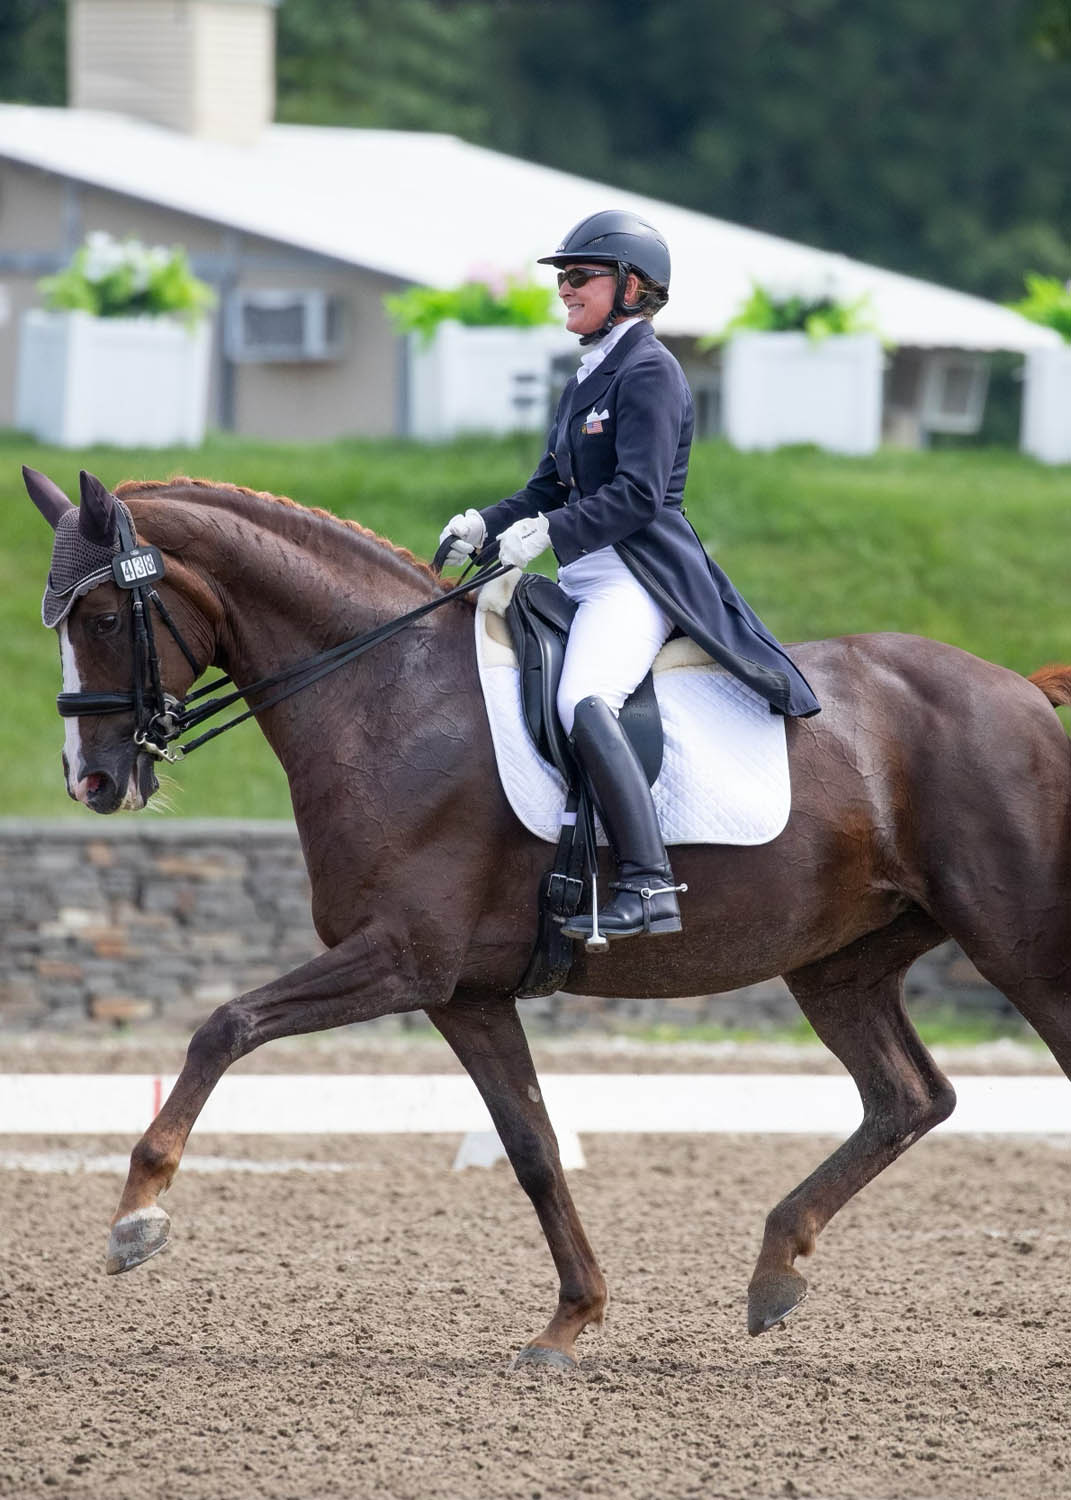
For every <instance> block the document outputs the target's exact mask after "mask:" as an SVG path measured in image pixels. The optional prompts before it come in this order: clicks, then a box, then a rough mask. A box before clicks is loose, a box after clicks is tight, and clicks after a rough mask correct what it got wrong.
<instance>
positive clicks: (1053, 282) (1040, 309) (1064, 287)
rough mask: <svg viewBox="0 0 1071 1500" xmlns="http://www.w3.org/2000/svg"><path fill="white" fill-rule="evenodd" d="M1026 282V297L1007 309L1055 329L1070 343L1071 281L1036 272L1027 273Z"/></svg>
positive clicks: (1010, 304)
mask: <svg viewBox="0 0 1071 1500" xmlns="http://www.w3.org/2000/svg"><path fill="white" fill-rule="evenodd" d="M1023 280H1024V281H1025V282H1026V290H1027V295H1026V296H1025V297H1024V298H1023V299H1022V300H1021V301H1020V302H1010V303H1009V304H1008V306H1009V307H1010V308H1011V309H1012V311H1013V312H1017V313H1022V315H1023V317H1024V318H1030V319H1031V321H1032V322H1034V323H1043V324H1044V325H1045V327H1046V328H1055V330H1056V332H1057V333H1058V334H1059V335H1060V337H1061V338H1062V339H1064V340H1066V341H1067V342H1068V343H1071V282H1068V281H1061V280H1060V279H1059V277H1057V276H1039V275H1038V273H1037V272H1036V271H1028V272H1027V274H1026V276H1024V278H1023Z"/></svg>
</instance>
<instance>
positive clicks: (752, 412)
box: [722, 333, 884, 454]
mask: <svg viewBox="0 0 1071 1500" xmlns="http://www.w3.org/2000/svg"><path fill="white" fill-rule="evenodd" d="M883 367H884V353H883V350H882V347H881V343H880V341H879V340H878V338H877V337H876V336H875V335H874V334H872V333H853V334H844V335H838V336H834V337H832V338H827V339H823V340H822V341H821V342H820V343H815V342H814V341H813V340H811V339H810V338H808V336H807V335H806V334H805V333H738V334H734V335H733V337H732V338H731V339H730V340H729V343H728V344H727V346H726V348H725V354H724V365H723V369H724V374H723V386H722V390H723V402H724V426H725V436H726V437H727V438H728V440H729V442H730V443H732V445H733V446H734V447H735V448H743V449H756V448H757V449H766V448H780V447H782V446H783V445H784V444H786V443H816V444H817V445H818V446H819V447H820V448H827V449H829V451H830V452H832V453H856V454H865V453H873V452H874V451H875V450H876V448H877V446H878V444H879V442H880V441H881V402H882V372H883Z"/></svg>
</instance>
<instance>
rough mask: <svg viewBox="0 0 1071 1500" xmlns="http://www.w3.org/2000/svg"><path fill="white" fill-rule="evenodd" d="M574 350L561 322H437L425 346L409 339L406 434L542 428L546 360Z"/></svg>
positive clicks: (547, 390) (428, 437) (546, 417)
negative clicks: (468, 324) (512, 325)
mask: <svg viewBox="0 0 1071 1500" xmlns="http://www.w3.org/2000/svg"><path fill="white" fill-rule="evenodd" d="M576 352H577V343H576V339H575V337H574V336H573V335H572V334H569V333H566V331H565V330H564V329H563V328H554V327H551V326H549V325H548V326H547V327H545V328H469V327H466V326H463V325H462V324H460V323H453V322H450V323H441V324H440V325H439V327H438V328H437V329H436V331H435V337H434V338H433V339H432V341H431V342H430V343H429V344H425V343H423V342H422V341H421V340H420V339H419V338H418V337H417V336H416V335H415V334H411V335H410V338H409V420H408V432H409V436H410V437H415V438H421V439H423V440H425V441H437V440H440V439H445V438H452V437H454V436H456V435H457V434H458V433H462V432H490V433H498V434H500V433H506V432H546V430H547V428H548V426H549V423H550V412H549V406H550V395H551V366H552V363H553V361H554V358H555V356H556V355H560V354H569V353H574V354H575V353H576Z"/></svg>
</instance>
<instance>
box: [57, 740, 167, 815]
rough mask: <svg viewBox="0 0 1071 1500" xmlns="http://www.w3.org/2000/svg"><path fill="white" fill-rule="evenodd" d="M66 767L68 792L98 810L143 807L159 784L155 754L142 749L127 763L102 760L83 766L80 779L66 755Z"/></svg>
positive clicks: (98, 811)
mask: <svg viewBox="0 0 1071 1500" xmlns="http://www.w3.org/2000/svg"><path fill="white" fill-rule="evenodd" d="M63 769H64V774H65V776H66V780H67V795H68V796H69V797H71V798H73V800H74V801H75V802H81V803H82V804H83V806H85V807H88V808H89V809H90V811H91V812H95V813H113V812H118V811H119V809H120V808H130V809H137V808H141V807H144V806H145V804H146V803H147V802H148V800H149V798H150V797H151V796H152V794H153V793H154V792H155V791H156V790H157V789H158V787H159V784H160V783H159V782H158V781H157V779H156V774H155V771H154V769H153V761H152V757H151V756H149V755H146V754H145V753H144V752H143V751H139V752H138V753H137V755H135V756H134V757H133V759H132V761H131V762H130V763H129V764H128V765H127V766H126V767H118V766H116V767H112V766H106V765H101V764H97V765H94V766H82V767H81V771H82V774H81V776H80V777H79V778H78V780H73V779H72V777H71V770H70V766H69V764H68V761H67V757H66V755H65V756H64V757H63Z"/></svg>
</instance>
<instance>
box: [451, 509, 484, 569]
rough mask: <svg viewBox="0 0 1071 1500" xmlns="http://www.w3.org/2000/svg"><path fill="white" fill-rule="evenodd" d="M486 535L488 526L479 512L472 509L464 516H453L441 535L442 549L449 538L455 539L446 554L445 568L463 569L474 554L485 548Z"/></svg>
mask: <svg viewBox="0 0 1071 1500" xmlns="http://www.w3.org/2000/svg"><path fill="white" fill-rule="evenodd" d="M486 535H487V525H486V523H485V521H484V518H483V516H481V515H480V512H479V511H478V510H471V509H470V510H467V511H466V512H465V514H464V515H456V516H451V517H450V519H449V521H447V523H446V525H445V526H444V527H443V529H442V531H440V533H439V546H440V547H441V546H442V544H443V542H445V541H446V539H447V537H450V536H452V537H453V538H454V545H453V546H452V547H451V548H450V551H449V552H448V553H447V554H446V561H445V562H444V563H443V567H444V568H460V567H463V566H464V564H465V563H467V562H468V560H469V558H470V557H471V556H472V554H473V553H474V552H476V551H478V550H479V548H480V547H482V546H483V539H484V537H485V536H486Z"/></svg>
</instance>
